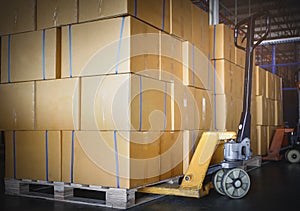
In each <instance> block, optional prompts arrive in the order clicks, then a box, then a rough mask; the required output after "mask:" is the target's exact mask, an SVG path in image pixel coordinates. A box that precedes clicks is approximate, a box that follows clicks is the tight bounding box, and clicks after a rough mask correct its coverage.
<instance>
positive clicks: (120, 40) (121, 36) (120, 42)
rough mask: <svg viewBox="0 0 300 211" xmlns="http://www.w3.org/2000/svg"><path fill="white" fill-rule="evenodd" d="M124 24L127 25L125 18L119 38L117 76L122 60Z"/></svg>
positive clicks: (123, 18)
mask: <svg viewBox="0 0 300 211" xmlns="http://www.w3.org/2000/svg"><path fill="white" fill-rule="evenodd" d="M124 24H125V17H122V24H121V29H120V38H119V44H118V54H117V61H116V74H118V72H119V60H120V56H121V46H122V38H123V31H124Z"/></svg>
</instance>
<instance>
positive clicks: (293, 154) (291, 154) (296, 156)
mask: <svg viewBox="0 0 300 211" xmlns="http://www.w3.org/2000/svg"><path fill="white" fill-rule="evenodd" d="M286 157H287V160H288V161H289V162H290V163H299V162H300V152H299V150H296V149H291V150H289V151H288V152H287V154H286Z"/></svg>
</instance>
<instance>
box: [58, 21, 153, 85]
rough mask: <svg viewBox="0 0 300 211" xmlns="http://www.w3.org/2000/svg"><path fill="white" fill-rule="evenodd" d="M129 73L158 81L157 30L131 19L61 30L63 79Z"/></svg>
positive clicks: (85, 24)
mask: <svg viewBox="0 0 300 211" xmlns="http://www.w3.org/2000/svg"><path fill="white" fill-rule="evenodd" d="M87 32H88V33H87ZM120 38H121V39H120ZM128 72H138V73H139V74H141V75H145V76H150V77H153V78H157V79H158V78H159V33H158V30H157V29H155V28H153V27H151V26H149V25H147V24H145V23H144V22H142V21H140V20H137V19H135V18H133V17H130V16H128V17H122V18H113V19H108V20H100V21H95V22H89V23H82V24H76V25H72V26H66V27H63V28H62V77H64V78H65V77H70V76H91V75H105V74H114V73H128Z"/></svg>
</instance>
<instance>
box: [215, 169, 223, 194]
mask: <svg viewBox="0 0 300 211" xmlns="http://www.w3.org/2000/svg"><path fill="white" fill-rule="evenodd" d="M223 175H224V170H223V169H220V170H219V171H217V172H216V173H215V174H214V176H213V185H214V188H215V190H216V191H217V192H218V193H219V194H221V195H225V193H224V191H223V189H222V185H221V183H222V178H223Z"/></svg>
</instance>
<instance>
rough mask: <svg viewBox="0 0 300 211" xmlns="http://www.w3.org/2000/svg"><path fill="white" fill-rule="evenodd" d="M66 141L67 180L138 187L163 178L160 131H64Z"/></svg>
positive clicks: (64, 175)
mask: <svg viewBox="0 0 300 211" xmlns="http://www.w3.org/2000/svg"><path fill="white" fill-rule="evenodd" d="M62 142H63V145H62V158H63V159H62V181H63V182H73V183H77V184H89V185H98V186H107V187H118V188H134V187H138V186H142V185H145V184H149V183H153V182H157V181H158V180H159V174H160V154H159V153H160V132H129V131H101V132H100V131H75V132H72V131H63V132H62ZM72 143H73V144H72ZM72 146H73V148H72ZM71 160H73V163H72V164H71Z"/></svg>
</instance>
